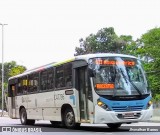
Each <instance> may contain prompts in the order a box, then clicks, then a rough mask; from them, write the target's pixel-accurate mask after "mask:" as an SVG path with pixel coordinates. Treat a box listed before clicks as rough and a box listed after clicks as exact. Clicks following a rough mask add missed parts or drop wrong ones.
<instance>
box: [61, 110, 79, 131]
mask: <svg viewBox="0 0 160 135" xmlns="http://www.w3.org/2000/svg"><path fill="white" fill-rule="evenodd" d="M63 121H64V126H66V127H67V128H78V127H79V126H80V123H76V122H75V115H74V112H73V110H72V109H71V108H67V109H66V110H65V112H64V116H63Z"/></svg>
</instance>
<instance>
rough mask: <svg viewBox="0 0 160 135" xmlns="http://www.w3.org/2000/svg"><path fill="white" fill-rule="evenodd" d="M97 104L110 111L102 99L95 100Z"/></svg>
mask: <svg viewBox="0 0 160 135" xmlns="http://www.w3.org/2000/svg"><path fill="white" fill-rule="evenodd" d="M97 105H98V106H100V107H101V108H103V109H105V110H106V111H110V109H109V107H108V106H107V105H106V104H105V103H103V102H102V101H99V100H98V101H97Z"/></svg>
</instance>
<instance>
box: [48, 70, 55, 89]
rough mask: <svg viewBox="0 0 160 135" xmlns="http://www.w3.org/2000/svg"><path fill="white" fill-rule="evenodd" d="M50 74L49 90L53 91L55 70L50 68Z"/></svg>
mask: <svg viewBox="0 0 160 135" xmlns="http://www.w3.org/2000/svg"><path fill="white" fill-rule="evenodd" d="M47 72H48V79H47V80H48V81H47V89H52V88H53V84H54V70H53V68H50V69H48V70H47Z"/></svg>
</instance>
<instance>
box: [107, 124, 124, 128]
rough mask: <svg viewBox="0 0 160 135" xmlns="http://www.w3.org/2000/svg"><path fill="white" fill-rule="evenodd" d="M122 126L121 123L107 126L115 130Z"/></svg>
mask: <svg viewBox="0 0 160 135" xmlns="http://www.w3.org/2000/svg"><path fill="white" fill-rule="evenodd" d="M121 125H122V124H121V123H108V124H107V126H108V127H109V128H113V129H117V128H119V127H120V126H121Z"/></svg>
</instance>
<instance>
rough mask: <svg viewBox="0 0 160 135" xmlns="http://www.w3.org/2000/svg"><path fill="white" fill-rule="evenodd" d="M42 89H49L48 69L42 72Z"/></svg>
mask: <svg viewBox="0 0 160 135" xmlns="http://www.w3.org/2000/svg"><path fill="white" fill-rule="evenodd" d="M41 90H47V71H42V72H41Z"/></svg>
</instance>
